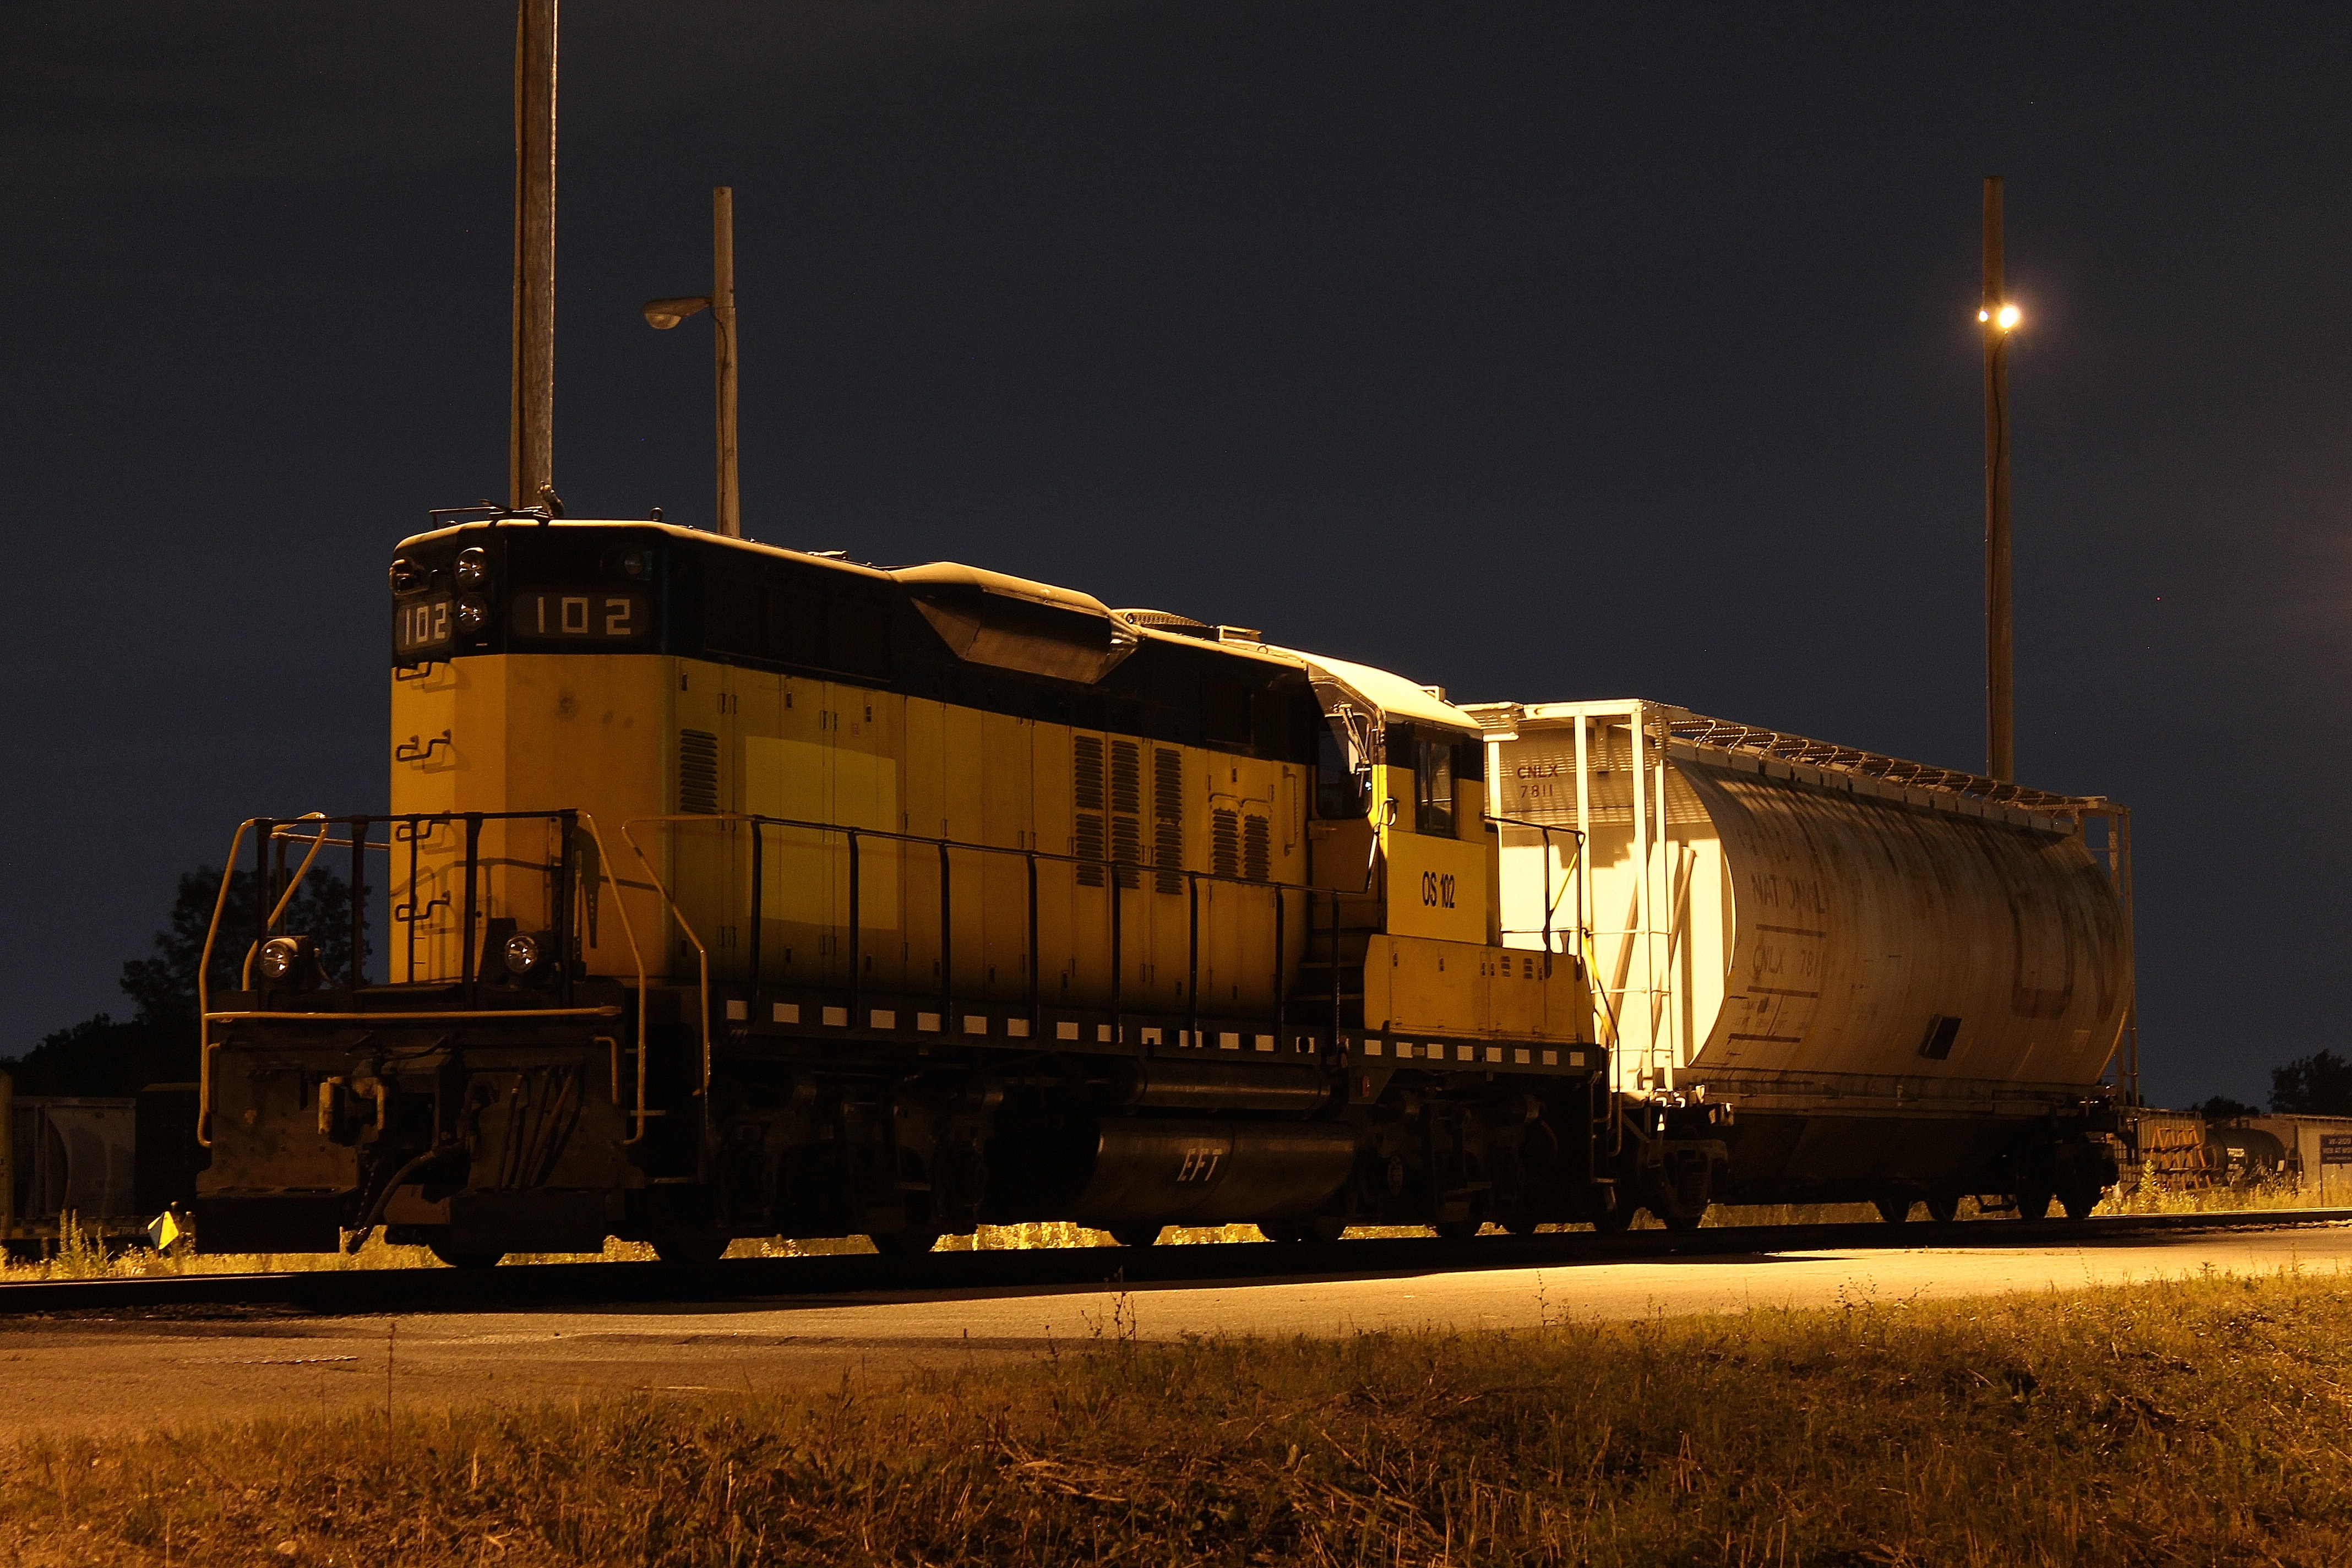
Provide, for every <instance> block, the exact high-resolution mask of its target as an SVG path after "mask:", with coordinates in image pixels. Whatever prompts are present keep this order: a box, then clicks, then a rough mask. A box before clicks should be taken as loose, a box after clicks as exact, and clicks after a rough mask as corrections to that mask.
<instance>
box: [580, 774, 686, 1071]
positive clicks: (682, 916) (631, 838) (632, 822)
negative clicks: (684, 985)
mask: <svg viewBox="0 0 2352 1568" xmlns="http://www.w3.org/2000/svg"><path fill="white" fill-rule="evenodd" d="M709 820H710V817H709V815H708V814H698V815H695V816H632V817H629V818H627V819H625V821H623V822H622V824H621V839H622V842H624V843H625V844H626V845H628V847H629V848H630V849H631V851H632V852H634V853H635V856H636V858H637V864H639V865H641V866H643V867H644V868H646V876H648V877H650V878H652V879H653V883H654V890H655V891H656V892H658V893H659V894H661V896H662V902H663V903H665V904H667V905H668V906H669V912H670V914H671V915H672V916H673V917H674V918H675V919H676V920H677V929H678V930H680V931H684V932H685V933H686V940H687V941H688V942H692V943H693V944H694V954H695V959H696V962H697V963H698V976H699V978H700V980H701V985H700V986H699V988H698V991H697V993H696V1000H697V1003H698V1008H697V1010H698V1012H699V1013H700V1015H701V1024H702V1083H701V1085H700V1087H699V1088H698V1089H695V1091H694V1092H695V1093H696V1094H697V1095H698V1096H700V1097H701V1098H702V1100H703V1115H704V1116H705V1117H706V1118H707V1117H708V1116H709V1113H710V1102H709V1093H710V950H709V948H707V947H705V946H703V945H702V938H701V937H699V936H698V935H696V934H695V930H694V927H693V926H692V925H691V924H689V923H688V921H687V918H686V911H685V910H681V909H679V908H678V907H677V900H676V899H674V898H672V897H670V891H669V886H668V884H667V883H665V882H664V881H663V880H662V879H661V873H660V872H658V871H656V870H655V869H654V863H653V862H652V861H651V860H649V859H647V858H646V852H645V848H644V847H643V846H641V845H640V844H638V842H637V837H636V835H635V834H634V833H631V832H630V831H629V829H631V828H632V827H635V826H637V825H638V824H640V823H646V822H707V821H709ZM599 843H600V844H601V843H602V841H601V840H599ZM645 1012H646V1006H645V999H644V996H643V995H642V994H640V995H639V997H638V1000H637V1017H638V1020H639V1025H638V1027H639V1045H638V1047H637V1073H638V1080H639V1084H640V1088H641V1089H642V1085H643V1081H644V1075H645V1047H644V1044H643V1029H644V1022H643V1020H644V1018H645Z"/></svg>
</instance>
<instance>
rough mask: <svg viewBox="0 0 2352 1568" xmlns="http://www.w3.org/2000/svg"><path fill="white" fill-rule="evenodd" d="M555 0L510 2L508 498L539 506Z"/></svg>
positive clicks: (549, 425) (551, 405)
mask: <svg viewBox="0 0 2352 1568" xmlns="http://www.w3.org/2000/svg"><path fill="white" fill-rule="evenodd" d="M555 11H556V0H518V3H517V5H516V6H515V95H514V110H515V213H514V366H513V369H514V402H513V406H512V413H511V418H510V420H509V427H508V428H509V435H508V443H507V457H508V468H507V471H508V476H509V478H508V491H509V494H508V498H507V504H508V505H509V506H512V507H516V508H518V509H520V508H522V507H530V506H538V505H541V504H542V501H543V500H546V499H547V498H549V497H551V496H552V495H553V493H554V492H553V489H552V487H553V485H554V482H555Z"/></svg>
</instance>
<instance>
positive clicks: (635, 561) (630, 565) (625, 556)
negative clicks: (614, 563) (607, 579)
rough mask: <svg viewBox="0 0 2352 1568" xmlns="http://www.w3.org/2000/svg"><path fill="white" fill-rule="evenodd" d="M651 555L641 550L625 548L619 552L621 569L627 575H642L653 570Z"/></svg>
mask: <svg viewBox="0 0 2352 1568" xmlns="http://www.w3.org/2000/svg"><path fill="white" fill-rule="evenodd" d="M653 564H654V563H653V557H652V556H650V555H648V554H646V552H644V551H642V550H625V551H623V552H621V570H622V571H623V572H624V573H625V574H628V575H629V576H632V577H642V576H644V575H645V574H646V573H648V572H650V571H652V570H653Z"/></svg>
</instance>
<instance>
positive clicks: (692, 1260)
mask: <svg viewBox="0 0 2352 1568" xmlns="http://www.w3.org/2000/svg"><path fill="white" fill-rule="evenodd" d="M654 1256H655V1257H656V1258H660V1259H661V1260H662V1261H663V1262H664V1263H675V1264H680V1265H686V1266H697V1267H698V1266H700V1265H703V1264H709V1263H716V1262H718V1261H719V1259H720V1258H724V1257H726V1256H727V1238H726V1237H723V1236H698V1235H690V1234H685V1233H679V1232H673V1233H672V1234H670V1235H668V1236H657V1237H654Z"/></svg>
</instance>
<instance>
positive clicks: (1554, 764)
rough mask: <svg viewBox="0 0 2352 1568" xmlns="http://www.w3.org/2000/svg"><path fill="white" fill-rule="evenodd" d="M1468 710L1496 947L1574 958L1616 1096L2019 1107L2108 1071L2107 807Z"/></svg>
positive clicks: (2120, 846)
mask: <svg viewBox="0 0 2352 1568" xmlns="http://www.w3.org/2000/svg"><path fill="white" fill-rule="evenodd" d="M1471 711H1472V712H1474V713H1476V714H1477V715H1478V716H1479V718H1480V720H1481V721H1482V722H1483V723H1485V724H1486V727H1487V738H1488V744H1489V747H1490V749H1491V752H1492V755H1491V756H1490V758H1489V768H1488V778H1489V780H1490V781H1491V784H1490V790H1491V796H1490V808H1491V810H1492V812H1493V814H1494V815H1495V816H1496V817H1497V818H1499V819H1501V820H1500V822H1499V823H1498V826H1499V828H1500V832H1501V837H1502V846H1503V848H1502V882H1503V900H1504V924H1505V927H1506V937H1505V940H1506V942H1509V943H1511V944H1514V945H1520V946H1537V945H1544V944H1546V943H1549V945H1550V946H1551V947H1553V948H1554V949H1555V950H1556V951H1568V950H1569V949H1570V947H1571V946H1580V947H1582V948H1583V949H1584V950H1585V952H1586V955H1587V958H1588V961H1589V962H1590V963H1591V966H1592V972H1593V977H1594V982H1595V989H1596V994H1597V997H1598V1001H1597V1004H1596V1010H1597V1011H1599V1012H1600V1013H1601V1015H1602V1016H1601V1017H1600V1018H1599V1019H1598V1020H1597V1021H1596V1022H1597V1026H1599V1027H1600V1028H1601V1030H1602V1032H1603V1035H1604V1037H1611V1038H1614V1039H1615V1040H1616V1041H1618V1042H1619V1045H1620V1049H1619V1051H1618V1053H1617V1059H1618V1068H1619V1072H1620V1075H1621V1076H1620V1081H1619V1087H1620V1088H1621V1089H1625V1090H1627V1091H1629V1092H1635V1093H1641V1092H1654V1093H1662V1092H1668V1091H1689V1090H1692V1089H1700V1088H1705V1089H1708V1090H1709V1091H1710V1092H1714V1093H1724V1094H1731V1095H1736V1096H1737V1097H1738V1098H1739V1099H1740V1100H1742V1101H1743V1102H1746V1103H1753V1104H1756V1105H1758V1106H1759V1109H1760V1108H1762V1107H1765V1106H1769V1105H1770V1104H1773V1103H1774V1102H1776V1101H1778V1102H1780V1103H1783V1104H1785V1105H1788V1106H1790V1107H1791V1108H1793V1107H1795V1106H1797V1105H1819V1104H1822V1103H1823V1102H1824V1101H1825V1100H1833V1099H1837V1098H1840V1097H1849V1096H1851V1097H1858V1100H1857V1102H1856V1103H1854V1104H1853V1105H1852V1107H1851V1109H1855V1110H1859V1109H1862V1103H1861V1102H1869V1103H1871V1104H1872V1105H1873V1106H1874V1108H1878V1109H1891V1110H1898V1111H1899V1110H1906V1109H1912V1110H1928V1109H1930V1108H1931V1107H1933V1106H1942V1107H1946V1108H1949V1109H1955V1110H1958V1109H1967V1110H1971V1111H1974V1112H1977V1113H1982V1112H1984V1111H1987V1110H1991V1111H1995V1112H1998V1111H1999V1110H2001V1109H2002V1107H2001V1105H2000V1103H1998V1102H2000V1101H2001V1100H2003V1099H2004V1097H2007V1098H2008V1099H2010V1100H2015V1101H2016V1103H2015V1104H2014V1105H2013V1106H2012V1107H2011V1109H2012V1110H2013V1111H2014V1113H2018V1114H2026V1113H2031V1112H2032V1109H2033V1104H2034V1102H2045V1103H2054V1102H2057V1101H2062V1100H2070V1099H2072V1100H2079V1099H2080V1098H2081V1095H2082V1092H2083V1091H2084V1090H2085V1089H2090V1088H2092V1087H2094V1086H2095V1085H2096V1084H2097V1083H2098V1081H2099V1079H2100V1077H2101V1075H2102V1073H2103V1071H2104V1070H2105V1068H2106V1067H2107V1065H2108V1063H2109V1061H2110V1059H2111V1058H2112V1056H2113V1054H2114V1053H2115V1051H2116V1047H2117V1043H2118V1039H2119V1037H2120V1034H2121V1031H2122V1029H2123V1026H2124V1021H2125V1017H2126V1010H2127V1007H2128V1004H2129V999H2130V995H2131V939H2130V927H2129V921H2128V911H2127V909H2126V904H2125V902H2124V900H2123V897H2122V895H2121V892H2120V890H2119V889H2120V887H2121V885H2122V883H2123V881H2124V879H2125V878H2126V874H2127V873H2126V864H2127V860H2126V857H2127V846H2128V833H2127V827H2126V823H2127V818H2126V816H2125V814H2124V813H2123V811H2122V809H2121V808H2120V807H2117V806H2116V805H2113V804H2112V803H2110V802H2107V801H2105V800H2103V799H2098V798H2080V797H2072V796H2063V795H2051V794H2048V793H2046V792H2041V791H2033V790H2025V789H2021V788H2019V787H2017V786H2015V785H2010V784H1997V783H1995V782H1994V781H1990V780H1987V779H1981V778H1977V777H1974V776H1972V775H1968V774H1962V773H1954V772H1952V771H1950V770H1947V769H1938V768H1932V767H1928V766H1926V765H1924V764H1918V763H1905V762H1902V761H1900V760H1899V759H1895V758H1891V757H1884V756H1879V755H1876V754H1874V753H1870V752H1860V751H1856V750H1854V749H1853V748H1849V747H1841V746H1835V745H1832V744H1830V743H1827V742H1817V741H1811V740H1807V739H1804V738H1803V737H1799V736H1792V735H1788V734H1784V733H1781V732H1779V731H1769V730H1762V729H1759V728H1757V727H1754V726H1749V725H1739V724H1732V723H1728V722H1727V721H1719V720H1713V719H1706V718H1704V717H1702V716H1699V715H1696V714H1693V713H1690V712H1689V711H1688V710H1684V709H1678V708H1672V707H1668V706H1666V705H1664V704H1661V703H1654V702H1640V701H1620V702H1609V703H1559V704H1551V705H1546V706H1542V707H1521V706H1518V705H1516V704H1493V705H1486V706H1482V707H1473V708H1472V709H1471Z"/></svg>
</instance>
